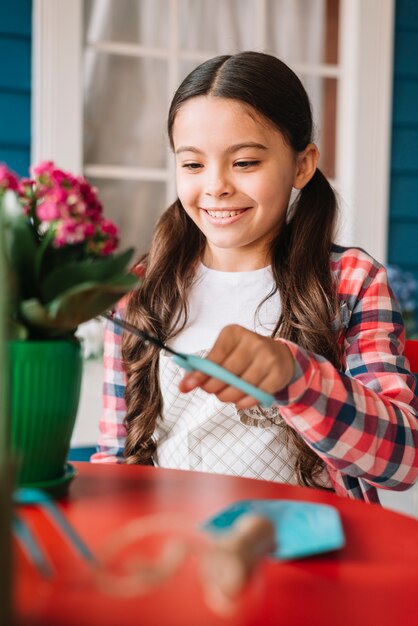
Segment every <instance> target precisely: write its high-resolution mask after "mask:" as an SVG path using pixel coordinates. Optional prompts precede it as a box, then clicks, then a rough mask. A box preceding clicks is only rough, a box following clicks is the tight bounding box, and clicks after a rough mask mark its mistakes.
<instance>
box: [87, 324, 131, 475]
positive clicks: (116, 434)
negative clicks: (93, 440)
mask: <svg viewBox="0 0 418 626" xmlns="http://www.w3.org/2000/svg"><path fill="white" fill-rule="evenodd" d="M121 339H122V329H120V328H119V327H117V326H116V325H115V324H112V323H111V322H107V324H106V328H105V336H104V357H103V360H104V384H103V414H102V418H101V420H100V436H99V442H98V443H99V445H98V446H97V452H96V453H95V454H93V455H92V457H91V459H90V460H91V462H92V463H121V462H123V449H124V445H125V438H126V429H125V426H124V419H125V415H126V404H125V399H124V393H125V373H124V371H123V367H122V354H121Z"/></svg>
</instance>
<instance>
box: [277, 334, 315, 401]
mask: <svg viewBox="0 0 418 626" xmlns="http://www.w3.org/2000/svg"><path fill="white" fill-rule="evenodd" d="M280 341H281V342H282V343H284V344H286V346H287V347H288V348H289V350H290V352H291V353H292V356H293V359H294V363H295V371H294V374H293V376H292V378H291V380H290V383H289V384H288V385H287V387H284V389H281V390H280V391H278V392H277V393H275V394H274V397H275V398H276V403H277V404H278V405H280V406H287V405H289V404H295V403H296V402H300V400H301V398H302V396H303V394H304V393H305V392H306V391H307V390H308V389H309V386H310V384H311V381H312V378H313V377H314V375H315V368H314V367H313V364H312V361H311V358H310V357H309V356H308V352H307V351H306V350H304V349H303V348H300V347H299V346H298V345H297V344H295V343H293V342H292V341H287V340H286V339H280Z"/></svg>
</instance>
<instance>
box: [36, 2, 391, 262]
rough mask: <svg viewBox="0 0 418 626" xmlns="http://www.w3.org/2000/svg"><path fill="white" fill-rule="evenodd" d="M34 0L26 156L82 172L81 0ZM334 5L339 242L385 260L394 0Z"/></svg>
mask: <svg viewBox="0 0 418 626" xmlns="http://www.w3.org/2000/svg"><path fill="white" fill-rule="evenodd" d="M33 2H34V4H33V72H32V75H33V100H32V101H33V104H32V128H33V138H32V154H31V158H32V162H37V161H39V160H41V159H52V160H54V161H56V162H57V164H59V165H60V166H61V167H63V168H65V169H70V170H71V171H73V172H78V173H81V171H82V165H83V164H82V98H83V89H82V72H81V63H82V42H83V24H82V15H83V10H82V9H83V0H71V2H68V0H33ZM340 5H341V15H340V37H339V41H340V44H339V45H340V48H339V55H340V68H341V71H340V79H339V93H338V99H339V100H338V102H339V106H338V108H337V110H338V114H337V153H336V179H335V186H336V189H337V191H338V192H339V194H340V197H341V204H342V219H341V227H340V234H339V239H338V240H339V241H340V242H341V243H343V244H345V245H356V246H360V247H364V248H365V249H366V250H367V251H368V252H370V253H371V254H373V256H375V257H376V258H377V259H378V260H379V261H381V262H385V261H386V251H387V228H388V202H389V171H390V141H391V132H390V131H391V112H392V81H393V68H392V58H393V38H394V8H395V0H340ZM382 42H384V45H382Z"/></svg>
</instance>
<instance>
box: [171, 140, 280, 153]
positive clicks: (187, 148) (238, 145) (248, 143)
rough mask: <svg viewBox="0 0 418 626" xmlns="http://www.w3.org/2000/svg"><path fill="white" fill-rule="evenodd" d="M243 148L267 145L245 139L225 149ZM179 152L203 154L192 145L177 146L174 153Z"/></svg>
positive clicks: (261, 147) (261, 148)
mask: <svg viewBox="0 0 418 626" xmlns="http://www.w3.org/2000/svg"><path fill="white" fill-rule="evenodd" d="M245 148H255V149H256V150H267V149H268V148H267V146H265V145H263V144H262V143H257V142H256V141H245V142H243V143H236V144H234V145H233V146H229V148H227V150H226V151H227V152H230V153H233V152H238V151H239V150H243V149H245ZM180 152H194V153H195V154H204V152H202V151H201V150H199V149H198V148H195V147H194V146H180V147H179V148H177V150H176V152H175V154H180Z"/></svg>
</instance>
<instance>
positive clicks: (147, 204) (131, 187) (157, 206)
mask: <svg viewBox="0 0 418 626" xmlns="http://www.w3.org/2000/svg"><path fill="white" fill-rule="evenodd" d="M89 181H90V182H91V183H92V184H93V185H94V186H95V187H97V189H98V190H99V197H100V199H101V201H102V203H103V207H104V212H105V215H106V217H107V218H109V219H111V220H113V221H114V222H115V223H116V224H117V225H118V227H119V231H120V237H121V242H120V249H121V250H124V249H126V248H127V247H129V246H133V247H134V248H135V250H136V253H137V256H139V255H140V254H143V253H144V252H146V251H147V250H148V247H149V244H150V241H151V236H152V232H153V230H154V227H155V224H156V222H157V220H158V218H159V217H160V215H161V213H162V212H163V211H164V210H165V208H166V198H165V194H166V192H165V185H164V183H154V182H142V181H130V180H128V181H125V180H102V179H100V180H99V179H94V178H89Z"/></svg>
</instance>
